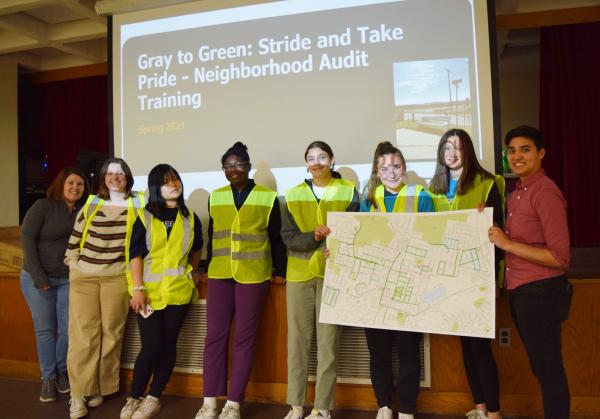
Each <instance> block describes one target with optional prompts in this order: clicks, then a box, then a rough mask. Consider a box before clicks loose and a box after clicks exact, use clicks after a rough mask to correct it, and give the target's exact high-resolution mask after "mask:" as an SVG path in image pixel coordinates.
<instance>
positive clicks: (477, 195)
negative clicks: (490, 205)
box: [431, 173, 504, 212]
mask: <svg viewBox="0 0 600 419" xmlns="http://www.w3.org/2000/svg"><path fill="white" fill-rule="evenodd" d="M495 182H496V183H497V182H498V181H497V180H496V179H495V178H492V179H491V178H484V177H483V176H481V174H479V173H478V174H477V175H476V176H475V179H473V185H472V186H471V188H470V189H469V190H468V191H467V193H466V194H458V193H457V194H456V195H455V196H454V199H453V200H452V205H450V202H449V201H448V198H446V195H445V194H439V195H436V194H433V193H432V194H431V197H432V199H433V204H434V206H435V210H436V212H439V211H455V210H461V209H473V208H477V206H478V205H479V204H481V203H485V202H486V201H487V198H488V195H489V194H490V190H491V189H492V186H493V185H494V183H495ZM498 189H499V190H500V188H498ZM502 189H504V188H502Z"/></svg>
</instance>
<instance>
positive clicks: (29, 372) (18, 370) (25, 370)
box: [0, 359, 40, 380]
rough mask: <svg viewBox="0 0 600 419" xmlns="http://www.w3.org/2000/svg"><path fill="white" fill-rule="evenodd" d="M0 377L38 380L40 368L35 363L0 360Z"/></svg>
mask: <svg viewBox="0 0 600 419" xmlns="http://www.w3.org/2000/svg"><path fill="white" fill-rule="evenodd" d="M0 375H1V376H4V377H15V378H31V379H35V380H39V379H40V366H39V364H38V363H37V362H26V361H13V360H11V359H0Z"/></svg>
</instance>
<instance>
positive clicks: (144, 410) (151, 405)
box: [131, 396, 160, 419]
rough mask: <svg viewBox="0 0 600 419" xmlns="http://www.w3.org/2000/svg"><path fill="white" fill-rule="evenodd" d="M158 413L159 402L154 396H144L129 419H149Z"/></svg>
mask: <svg viewBox="0 0 600 419" xmlns="http://www.w3.org/2000/svg"><path fill="white" fill-rule="evenodd" d="M158 412H160V400H158V399H157V398H156V397H154V396H146V397H144V399H143V400H142V402H141V403H140V405H139V406H138V408H137V410H136V411H135V412H133V415H131V419H149V418H151V417H152V416H154V415H156V414H157V413H158Z"/></svg>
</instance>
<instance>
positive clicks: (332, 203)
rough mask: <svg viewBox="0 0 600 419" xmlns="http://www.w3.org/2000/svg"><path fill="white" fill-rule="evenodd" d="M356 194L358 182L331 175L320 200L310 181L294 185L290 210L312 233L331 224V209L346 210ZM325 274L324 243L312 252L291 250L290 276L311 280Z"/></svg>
mask: <svg viewBox="0 0 600 419" xmlns="http://www.w3.org/2000/svg"><path fill="white" fill-rule="evenodd" d="M353 197H354V183H352V182H350V181H349V180H345V179H336V178H333V179H331V182H329V185H327V187H326V188H325V191H324V192H323V197H322V198H321V199H320V200H319V202H317V198H316V197H315V194H314V193H313V191H312V190H311V188H310V186H308V184H307V183H306V182H302V183H301V184H299V185H297V186H294V187H293V188H292V189H290V190H289V191H287V193H286V194H285V200H286V204H287V209H288V211H289V213H290V214H291V215H292V217H293V218H294V222H295V223H296V225H297V226H298V228H299V229H300V231H301V232H302V233H310V232H313V231H314V230H315V228H316V227H317V226H319V225H326V224H327V213H328V212H331V211H346V209H347V208H348V206H349V205H350V203H351V202H352V198H353ZM324 275H325V257H324V256H323V249H322V246H319V248H317V249H316V250H309V251H308V252H297V251H291V250H288V264H287V274H286V279H287V280H288V281H308V280H309V279H312V278H315V277H318V278H323V277H324Z"/></svg>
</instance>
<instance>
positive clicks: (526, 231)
mask: <svg viewBox="0 0 600 419" xmlns="http://www.w3.org/2000/svg"><path fill="white" fill-rule="evenodd" d="M505 142H506V145H507V147H508V162H509V164H510V168H511V170H512V171H513V173H515V174H517V175H518V176H519V182H518V183H517V186H516V189H515V191H514V192H513V193H512V194H511V197H510V199H509V201H508V206H507V217H506V226H505V231H502V229H500V228H498V227H491V228H490V229H489V238H490V241H491V242H492V243H494V244H495V245H496V246H497V247H498V248H500V249H502V250H504V252H505V255H506V256H505V261H506V286H507V288H508V290H509V301H510V309H511V313H512V317H513V320H514V322H515V325H516V326H517V330H518V331H519V335H520V336H521V340H522V341H523V345H524V346H525V350H526V351H527V356H528V358H529V364H530V366H531V369H532V371H533V373H534V375H535V376H536V377H537V379H538V382H539V383H540V387H541V389H542V399H543V405H544V418H546V419H567V418H568V417H569V408H570V395H569V386H568V383H567V377H566V375H565V370H564V366H563V359H562V349H561V325H562V322H563V321H565V320H566V319H567V318H568V316H569V308H570V305H571V297H572V286H571V284H570V283H569V281H568V280H567V278H566V276H565V270H566V269H567V267H568V265H569V262H570V251H569V229H568V226H567V205H566V202H565V199H564V197H563V194H562V192H561V191H560V189H559V188H558V186H556V184H555V183H554V182H553V181H552V180H551V179H550V178H548V177H547V176H546V174H545V173H544V170H543V169H542V159H543V158H544V155H545V153H546V150H545V148H544V142H543V137H542V134H541V133H540V131H538V130H537V129H535V128H532V127H528V126H520V127H517V128H515V129H513V130H511V131H510V132H508V134H507V135H506V139H505Z"/></svg>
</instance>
